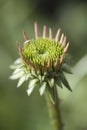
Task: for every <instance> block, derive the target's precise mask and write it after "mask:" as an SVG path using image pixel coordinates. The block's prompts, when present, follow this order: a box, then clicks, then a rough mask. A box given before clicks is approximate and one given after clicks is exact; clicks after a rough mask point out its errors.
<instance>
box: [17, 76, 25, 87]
mask: <svg viewBox="0 0 87 130" xmlns="http://www.w3.org/2000/svg"><path fill="white" fill-rule="evenodd" d="M25 80H26V75H23V76H22V77H21V78H20V79H19V81H18V84H17V88H18V87H20V86H21V85H22V84H23V83H24V81H25Z"/></svg>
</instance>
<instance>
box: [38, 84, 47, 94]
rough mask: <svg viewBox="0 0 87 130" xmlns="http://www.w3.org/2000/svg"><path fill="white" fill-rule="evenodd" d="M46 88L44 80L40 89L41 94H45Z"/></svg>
mask: <svg viewBox="0 0 87 130" xmlns="http://www.w3.org/2000/svg"><path fill="white" fill-rule="evenodd" d="M45 89H46V82H43V85H42V86H41V87H40V89H39V91H40V95H41V96H42V95H43V94H44V91H45Z"/></svg>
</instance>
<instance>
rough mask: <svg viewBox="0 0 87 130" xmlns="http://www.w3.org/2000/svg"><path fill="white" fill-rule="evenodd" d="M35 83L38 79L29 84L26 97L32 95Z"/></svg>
mask: <svg viewBox="0 0 87 130" xmlns="http://www.w3.org/2000/svg"><path fill="white" fill-rule="evenodd" d="M37 82H38V79H33V80H31V81H30V82H29V85H28V89H27V94H28V96H29V95H30V94H31V93H32V91H33V89H34V87H35V86H36V83H37Z"/></svg>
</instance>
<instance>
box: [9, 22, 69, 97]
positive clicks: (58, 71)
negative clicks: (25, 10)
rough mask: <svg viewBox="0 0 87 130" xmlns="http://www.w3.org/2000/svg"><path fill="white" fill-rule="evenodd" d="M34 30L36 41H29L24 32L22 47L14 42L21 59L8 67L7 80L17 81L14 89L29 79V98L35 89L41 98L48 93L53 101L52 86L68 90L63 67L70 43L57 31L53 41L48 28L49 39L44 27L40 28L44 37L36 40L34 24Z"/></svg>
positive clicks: (36, 31) (37, 36) (35, 25)
mask: <svg viewBox="0 0 87 130" xmlns="http://www.w3.org/2000/svg"><path fill="white" fill-rule="evenodd" d="M34 31H35V39H31V40H30V39H28V36H27V34H26V33H25V32H23V36H24V40H25V41H24V44H23V47H21V46H20V45H19V43H18V42H16V44H17V47H18V50H19V54H20V58H19V59H17V60H16V61H15V62H14V63H13V65H11V69H13V70H14V71H13V73H12V75H11V76H10V79H13V80H14V79H19V81H18V84H17V87H20V86H21V85H22V84H23V82H25V81H26V80H28V81H29V84H28V89H27V93H28V95H30V94H31V92H32V91H33V89H34V88H35V87H38V88H39V92H40V95H43V94H44V91H48V93H49V96H50V97H51V99H52V100H53V98H54V97H53V87H54V85H55V86H56V87H61V88H62V87H63V85H64V86H65V87H66V88H67V89H68V90H70V91H71V88H70V86H69V83H68V81H67V80H66V78H65V75H64V72H68V73H69V70H68V67H67V65H66V57H67V56H66V53H67V50H68V47H69V43H67V41H66V36H64V34H62V35H61V36H60V29H58V31H57V33H56V36H55V38H53V35H52V30H51V28H49V36H47V31H46V26H43V35H42V37H39V31H38V26H37V23H36V22H35V24H34Z"/></svg>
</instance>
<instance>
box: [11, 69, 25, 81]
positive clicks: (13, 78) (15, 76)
mask: <svg viewBox="0 0 87 130" xmlns="http://www.w3.org/2000/svg"><path fill="white" fill-rule="evenodd" d="M23 74H24V71H21V72H19V73H17V74H12V75H11V76H10V77H9V78H10V79H12V80H15V79H18V78H20V77H21V76H22V75H23Z"/></svg>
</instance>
